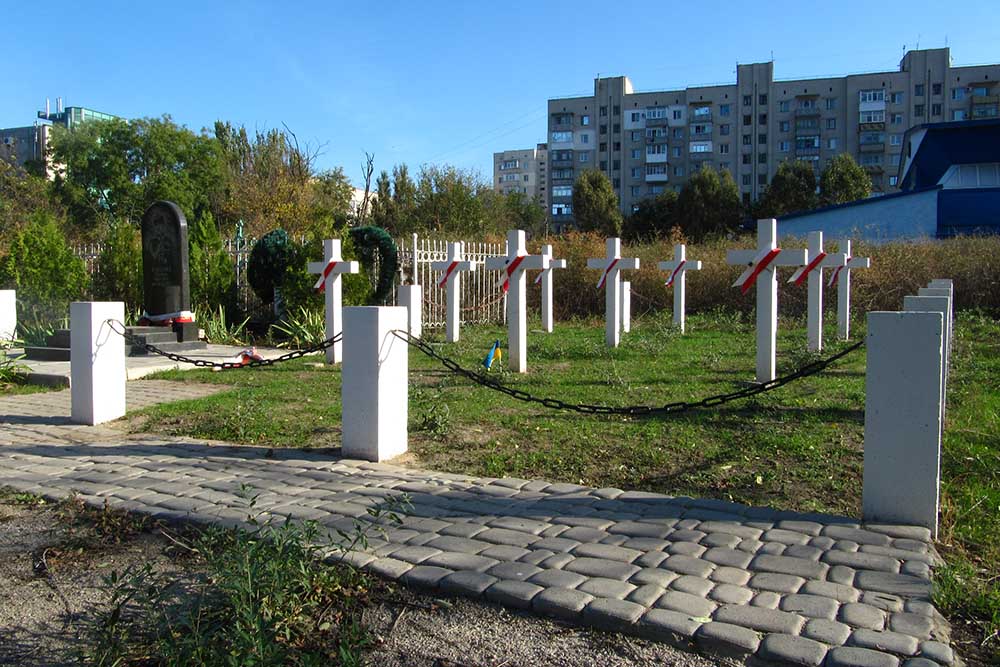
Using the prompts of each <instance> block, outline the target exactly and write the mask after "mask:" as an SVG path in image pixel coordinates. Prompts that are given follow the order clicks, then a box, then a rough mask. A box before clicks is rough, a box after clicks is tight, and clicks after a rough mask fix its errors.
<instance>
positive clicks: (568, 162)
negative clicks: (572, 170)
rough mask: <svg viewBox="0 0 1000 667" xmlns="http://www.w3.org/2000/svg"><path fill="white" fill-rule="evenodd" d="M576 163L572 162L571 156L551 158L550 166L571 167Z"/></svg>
mask: <svg viewBox="0 0 1000 667" xmlns="http://www.w3.org/2000/svg"><path fill="white" fill-rule="evenodd" d="M575 164H576V163H575V162H573V158H570V159H568V160H552V165H551V166H552V168H553V169H558V168H560V167H573V166H574V165H575Z"/></svg>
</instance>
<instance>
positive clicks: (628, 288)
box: [619, 280, 632, 333]
mask: <svg viewBox="0 0 1000 667" xmlns="http://www.w3.org/2000/svg"><path fill="white" fill-rule="evenodd" d="M619 285H621V291H622V298H621V302H622V333H628V332H629V331H631V330H632V283H631V282H629V281H628V280H623V281H621V282H620V283H619Z"/></svg>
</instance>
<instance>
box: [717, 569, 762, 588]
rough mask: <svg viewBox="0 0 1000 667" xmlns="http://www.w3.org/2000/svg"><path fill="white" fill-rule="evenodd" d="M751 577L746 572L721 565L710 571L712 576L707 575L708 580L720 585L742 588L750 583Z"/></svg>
mask: <svg viewBox="0 0 1000 667" xmlns="http://www.w3.org/2000/svg"><path fill="white" fill-rule="evenodd" d="M751 576H752V575H751V574H750V573H749V572H747V571H746V570H741V569H739V568H735V567H726V566H724V565H722V566H719V567H717V568H715V570H713V571H712V574H710V575H708V578H709V579H711V580H712V581H715V582H718V583H720V584H733V585H735V586H743V585H744V584H746V583H747V582H748V581H750V577H751Z"/></svg>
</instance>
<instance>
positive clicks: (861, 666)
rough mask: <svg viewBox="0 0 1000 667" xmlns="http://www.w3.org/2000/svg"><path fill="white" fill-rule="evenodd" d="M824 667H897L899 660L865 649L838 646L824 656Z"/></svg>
mask: <svg viewBox="0 0 1000 667" xmlns="http://www.w3.org/2000/svg"><path fill="white" fill-rule="evenodd" d="M825 667H899V658H897V657H895V656H893V655H889V654H888V653H882V652H881V651H873V650H871V649H867V648H854V647H848V646H838V647H836V648H833V649H830V652H829V653H827V654H826V663H825Z"/></svg>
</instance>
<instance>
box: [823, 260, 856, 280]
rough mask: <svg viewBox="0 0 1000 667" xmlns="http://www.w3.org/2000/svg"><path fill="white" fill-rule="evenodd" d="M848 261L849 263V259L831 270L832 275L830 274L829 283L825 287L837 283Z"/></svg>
mask: <svg viewBox="0 0 1000 667" xmlns="http://www.w3.org/2000/svg"><path fill="white" fill-rule="evenodd" d="M849 261H851V258H850V257H847V258H846V261H845V262H844V263H843V264H842V265H840V266H838V267H837V268H835V269H834V270H833V273H831V274H830V281H829V282H828V283H827V284H826V286H827V287H831V286H832V285H833V284H834V283H835V282H837V278H838V277H839V276H840V271H841V269H843V268H845V267H846V266H847V262H849Z"/></svg>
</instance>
